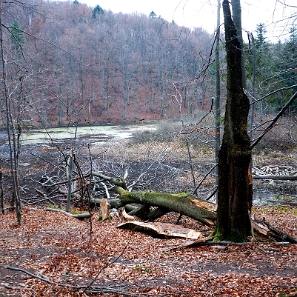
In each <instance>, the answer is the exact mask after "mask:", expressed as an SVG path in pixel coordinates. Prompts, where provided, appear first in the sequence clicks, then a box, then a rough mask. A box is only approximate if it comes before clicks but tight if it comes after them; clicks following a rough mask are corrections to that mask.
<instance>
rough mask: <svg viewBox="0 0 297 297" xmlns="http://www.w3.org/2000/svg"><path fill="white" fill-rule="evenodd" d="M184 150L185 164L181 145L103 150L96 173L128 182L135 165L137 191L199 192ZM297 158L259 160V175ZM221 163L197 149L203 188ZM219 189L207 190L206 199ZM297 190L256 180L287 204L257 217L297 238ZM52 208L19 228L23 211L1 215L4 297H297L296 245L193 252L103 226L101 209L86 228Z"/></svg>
mask: <svg viewBox="0 0 297 297" xmlns="http://www.w3.org/2000/svg"><path fill="white" fill-rule="evenodd" d="M181 150H183V155H186V153H185V148H184V147H183V148H182V149H181V147H180V146H175V147H172V148H168V146H165V145H163V144H160V143H158V144H156V143H146V144H145V145H143V144H135V143H132V144H131V143H128V144H125V145H123V144H117V145H115V146H111V145H108V147H106V146H105V147H103V146H98V147H96V150H95V149H94V150H93V149H91V154H92V156H93V157H94V156H97V159H98V160H97V161H100V164H101V165H100V166H99V165H98V167H96V166H97V165H95V162H96V158H94V161H93V162H94V165H93V166H94V167H96V169H98V170H101V171H103V172H108V173H110V172H111V171H112V170H113V172H114V173H115V174H118V175H119V176H123V174H124V172H125V169H126V168H127V163H128V161H129V164H130V165H129V168H128V169H129V172H130V175H129V177H130V178H131V180H134V179H135V178H137V176H139V174H140V173H142V174H143V179H142V180H141V183H140V185H139V186H138V188H136V190H137V189H140V190H141V189H147V188H151V187H153V189H154V190H163V191H172V192H175V191H188V190H189V189H190V188H191V187H192V188H193V185H192V184H191V171H190V170H189V162H188V161H187V155H186V158H185V159H182V158H181V156H182V154H181ZM139 152H142V153H141V155H140V154H139ZM117 156H119V157H118V158H117ZM296 156H297V153H296V150H293V151H291V152H289V153H288V152H286V153H281V152H279V151H270V152H268V153H267V152H265V153H263V152H262V153H260V154H258V155H255V156H254V166H257V167H258V168H262V169H263V168H264V167H265V168H268V169H269V170H278V169H280V168H285V169H286V168H287V169H288V168H291V169H292V168H293V169H292V170H293V171H294V170H295V169H296V168H297V167H296V165H297V161H296V160H297V158H296ZM112 157H113V159H112V161H111V158H112ZM212 158H213V156H212V154H210V153H209V151H208V150H207V149H200V150H195V151H194V150H193V154H192V160H193V162H197V164H196V163H195V166H196V167H195V168H196V169H197V172H198V173H197V176H196V178H197V182H199V181H200V180H201V178H202V176H203V174H205V173H207V172H208V171H209V169H210V168H211V167H212V165H211V164H210V165H209V163H210V160H211V159H212ZM198 161H199V164H198ZM148 168H150V171H149V170H148ZM31 170H32V169H31ZM48 171H49V169H48V168H47V172H48ZM271 173H274V172H271ZM173 177H174V179H173ZM149 180H154V183H153V184H151V183H148V181H149ZM213 180H214V178H213V177H210V180H209V181H206V182H205V183H206V184H205V186H204V187H202V188H203V189H202V190H201V194H203V193H204V190H205V189H206V188H207V187H208V186H209V188H210V189H211V187H212V183H213ZM292 183H295V186H296V182H288V183H285V182H281V183H278V182H273V183H272V182H269V181H255V187H256V188H257V189H263V188H269V189H270V190H274V191H276V192H279V193H280V195H279V196H282V197H279V198H280V203H273V204H269V205H268V204H266V205H265V206H254V207H253V215H255V216H256V217H257V218H260V219H265V221H266V222H269V223H270V224H271V225H272V226H275V227H277V228H279V229H281V230H283V231H285V232H287V233H289V234H291V235H292V236H295V237H297V206H296V202H297V201H296V197H295V196H290V195H289V194H287V193H288V192H287V190H288V191H289V193H291V192H292V191H293V192H294V191H296V188H295V186H294V185H293V184H292ZM288 185H291V186H288ZM280 189H282V190H281V191H280ZM284 189H285V190H284ZM290 191H291V192H290ZM29 193H33V191H31V192H30V191H29ZM294 193H295V192H294ZM27 201H28V202H29V201H31V200H30V199H29V198H28V200H27ZM33 201H35V200H33ZM45 207H46V205H43V206H42V205H38V204H35V203H34V204H32V205H29V203H28V204H27V205H25V206H24V207H23V210H22V224H21V225H20V226H19V225H18V224H17V223H16V218H15V213H14V212H6V213H5V214H4V215H1V220H0V249H1V255H2V257H1V258H0V296H16V297H17V296H25V297H31V296H61V297H62V296H99V295H101V296H255V297H258V296H297V265H296V263H297V245H296V244H280V243H276V242H274V241H272V240H271V241H267V240H264V239H263V238H260V237H256V240H255V241H253V242H251V243H246V244H242V245H235V244H234V245H232V244H230V245H220V244H218V245H215V246H201V247H187V245H188V244H189V243H191V242H192V241H191V240H189V239H182V238H169V237H168V238H154V237H152V236H150V235H148V234H144V233H140V232H133V231H130V230H123V229H118V228H117V225H118V224H119V223H120V221H119V219H118V218H117V217H114V218H113V219H112V220H110V221H109V220H108V221H103V222H102V221H100V220H99V213H98V209H94V210H93V216H92V218H91V219H86V220H83V221H80V220H78V219H75V218H72V217H69V216H66V215H65V214H63V213H59V212H51V211H47V210H45ZM73 211H75V210H74V209H73ZM178 216H179V215H178V214H175V213H169V214H167V215H165V216H163V217H162V218H160V219H158V221H161V222H166V223H172V224H175V223H176V221H177V219H178ZM179 224H180V225H181V226H183V227H187V228H191V229H194V230H196V231H201V232H202V233H203V235H204V236H205V237H206V236H208V235H209V234H210V233H211V232H212V231H213V230H212V229H211V228H209V227H206V226H204V225H201V224H200V223H199V222H197V221H195V220H192V219H190V218H187V217H185V216H183V217H182V218H181V220H180V222H179ZM30 274H31V275H30ZM86 286H89V287H88V289H87V290H85V291H84V288H85V287H86Z"/></svg>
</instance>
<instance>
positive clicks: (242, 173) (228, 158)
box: [215, 0, 252, 242]
mask: <svg viewBox="0 0 297 297" xmlns="http://www.w3.org/2000/svg"><path fill="white" fill-rule="evenodd" d="M223 11H224V21H225V39H226V54H227V102H226V112H225V125H224V136H223V141H222V146H221V149H220V152H219V164H218V172H219V187H218V213H217V228H216V232H215V239H216V240H230V241H234V242H241V241H245V240H246V238H247V236H248V235H250V233H251V224H250V216H249V214H250V210H251V206H252V191H251V190H252V188H251V178H250V175H249V164H250V160H251V150H250V139H249V136H248V133H247V118H248V113H249V100H248V98H247V96H246V94H245V93H244V90H243V85H242V70H241V54H242V53H241V45H240V42H239V40H238V36H237V31H236V27H235V25H234V22H233V20H232V17H231V12H230V7H229V2H228V0H224V1H223Z"/></svg>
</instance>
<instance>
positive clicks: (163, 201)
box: [116, 187, 216, 225]
mask: <svg viewBox="0 0 297 297" xmlns="http://www.w3.org/2000/svg"><path fill="white" fill-rule="evenodd" d="M116 191H117V192H118V193H119V194H120V196H119V197H118V199H120V200H121V202H122V203H123V204H129V203H141V204H147V205H150V206H157V207H160V208H162V209H165V210H168V211H174V212H177V213H180V214H183V215H186V216H188V217H191V218H193V219H195V220H197V221H200V222H201V223H203V224H206V225H214V222H215V220H216V212H215V210H216V205H215V204H213V203H210V202H208V201H205V200H201V199H198V198H197V197H195V196H192V195H191V194H188V193H179V194H169V193H159V192H151V191H148V192H129V191H126V190H124V189H123V188H121V187H116Z"/></svg>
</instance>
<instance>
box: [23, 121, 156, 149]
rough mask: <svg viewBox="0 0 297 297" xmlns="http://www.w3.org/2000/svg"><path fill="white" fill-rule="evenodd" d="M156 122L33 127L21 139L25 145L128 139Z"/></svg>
mask: <svg viewBox="0 0 297 297" xmlns="http://www.w3.org/2000/svg"><path fill="white" fill-rule="evenodd" d="M155 129H156V124H149V125H114V126H109V125H107V126H86V127H58V128H48V129H32V130H30V131H28V132H26V133H22V136H21V140H22V143H23V144H25V145H30V144H40V143H44V144H47V143H50V142H51V141H58V142H59V141H62V140H64V139H73V140H74V139H84V140H88V139H89V140H92V142H96V141H98V142H102V141H104V140H109V139H112V138H116V139H126V138H130V137H131V136H132V134H133V133H135V132H140V131H153V130H155Z"/></svg>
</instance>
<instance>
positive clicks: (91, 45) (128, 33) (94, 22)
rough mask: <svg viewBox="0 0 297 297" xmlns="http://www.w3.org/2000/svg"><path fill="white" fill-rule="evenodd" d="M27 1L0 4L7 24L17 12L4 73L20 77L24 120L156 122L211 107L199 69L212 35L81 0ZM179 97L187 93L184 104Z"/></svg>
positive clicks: (203, 62)
mask: <svg viewBox="0 0 297 297" xmlns="http://www.w3.org/2000/svg"><path fill="white" fill-rule="evenodd" d="M27 2H28V1H27ZM30 4H34V6H26V7H25V8H24V7H22V8H20V7H17V5H12V4H10V3H8V4H5V5H6V9H7V11H8V10H9V11H10V13H9V14H7V15H6V17H5V23H6V24H5V25H6V26H7V27H9V26H12V24H13V23H14V22H15V16H17V24H18V25H19V28H20V29H21V30H23V31H24V32H22V34H20V36H22V38H24V39H23V40H22V41H21V44H20V46H21V48H19V50H20V51H19V55H15V53H14V52H12V53H11V54H13V56H12V55H10V58H11V59H13V60H14V61H15V63H14V64H13V65H12V66H11V67H13V68H14V69H10V71H11V72H14V74H13V75H12V76H11V77H14V79H15V81H17V82H18V83H19V81H20V80H21V82H22V85H23V90H22V92H23V94H24V97H26V98H25V100H24V105H23V107H22V109H23V110H26V111H30V112H29V113H27V112H25V111H24V112H23V117H24V121H26V122H27V123H28V124H30V125H38V124H39V125H40V122H43V124H45V125H50V124H53V125H63V124H64V125H65V124H69V122H73V123H78V124H86V123H101V122H107V121H109V122H111V121H112V122H115V121H121V120H122V121H134V120H140V119H143V118H146V119H160V118H161V117H165V118H168V117H176V116H179V112H180V109H181V110H182V111H183V112H186V113H188V112H189V113H192V112H193V111H194V110H196V109H198V108H199V109H200V108H204V107H206V106H208V105H209V98H210V95H211V94H210V91H209V90H210V88H209V83H210V82H209V81H208V80H207V79H204V75H203V78H202V75H201V73H202V72H203V70H204V69H205V68H206V65H207V64H208V63H209V57H208V56H209V52H210V50H211V47H212V36H210V35H209V34H208V33H206V32H205V31H204V30H203V29H199V28H197V29H195V30H194V31H190V30H189V29H188V28H184V27H179V26H177V25H175V24H172V23H168V22H167V21H165V20H163V19H158V18H153V17H149V16H146V15H134V14H132V15H129V14H121V13H118V14H114V13H112V12H111V11H103V10H100V9H98V8H97V10H95V9H92V8H91V7H88V6H87V5H84V4H80V3H73V2H48V1H30ZM35 4H36V6H35ZM26 8H27V10H26ZM18 32H19V33H20V32H21V31H18ZM6 38H8V39H10V42H11V43H12V46H13V44H14V42H15V43H16V41H15V40H14V41H12V40H11V38H10V36H9V34H8V35H7V36H6ZM24 58H25V59H24ZM16 65H17V66H16ZM24 69H25V70H27V71H28V72H25V73H24ZM16 72H20V73H22V74H17V75H16ZM22 76H24V77H23V78H22V79H21V77H22ZM199 77H200V78H199ZM202 79H203V82H202ZM11 83H13V81H11ZM181 95H182V96H183V97H184V98H187V99H186V100H185V101H184V102H183V105H182V106H180V104H181Z"/></svg>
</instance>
